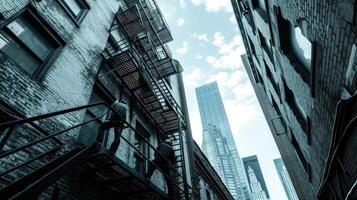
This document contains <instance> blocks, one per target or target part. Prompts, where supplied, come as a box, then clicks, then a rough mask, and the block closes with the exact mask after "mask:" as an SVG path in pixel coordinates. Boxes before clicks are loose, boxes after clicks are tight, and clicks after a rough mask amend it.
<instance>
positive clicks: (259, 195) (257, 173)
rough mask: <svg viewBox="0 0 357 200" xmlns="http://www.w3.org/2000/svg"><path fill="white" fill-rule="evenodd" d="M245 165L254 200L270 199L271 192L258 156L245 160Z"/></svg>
mask: <svg viewBox="0 0 357 200" xmlns="http://www.w3.org/2000/svg"><path fill="white" fill-rule="evenodd" d="M243 164H244V169H245V173H246V174H247V178H248V181H249V185H250V189H251V191H252V196H253V199H254V200H258V199H259V200H261V199H269V198H270V197H269V192H268V189H267V186H266V184H265V180H264V177H263V173H262V170H261V169H260V165H259V161H258V158H257V156H256V155H254V156H249V157H245V158H243Z"/></svg>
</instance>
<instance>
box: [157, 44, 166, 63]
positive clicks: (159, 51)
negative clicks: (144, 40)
mask: <svg viewBox="0 0 357 200" xmlns="http://www.w3.org/2000/svg"><path fill="white" fill-rule="evenodd" d="M156 55H157V57H158V58H159V60H162V59H165V58H167V55H166V52H165V50H164V48H163V47H162V46H158V47H156Z"/></svg>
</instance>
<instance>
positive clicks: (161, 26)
mask: <svg viewBox="0 0 357 200" xmlns="http://www.w3.org/2000/svg"><path fill="white" fill-rule="evenodd" d="M125 3H126V5H127V7H133V6H136V5H140V11H141V13H142V14H146V15H147V18H146V20H147V21H146V23H148V24H149V25H150V26H151V27H152V29H153V30H152V31H154V32H156V33H157V35H158V37H159V38H160V41H161V42H162V43H164V44H166V43H168V42H170V41H172V40H173V38H172V35H171V31H170V29H169V26H168V24H167V22H166V21H165V18H164V17H163V14H162V12H161V10H160V8H159V7H158V6H157V3H156V1H155V0H125Z"/></svg>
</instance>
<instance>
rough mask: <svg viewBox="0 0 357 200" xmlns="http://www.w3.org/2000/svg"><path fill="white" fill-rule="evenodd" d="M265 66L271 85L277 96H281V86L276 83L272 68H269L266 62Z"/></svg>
mask: <svg viewBox="0 0 357 200" xmlns="http://www.w3.org/2000/svg"><path fill="white" fill-rule="evenodd" d="M264 65H265V72H266V74H267V77H268V79H269V81H270V83H271V85H272V86H273V88H274V90H275V92H276V94H277V95H278V96H280V89H279V85H278V84H277V83H276V82H275V79H274V77H273V74H272V72H271V70H270V68H269V67H268V65H267V64H266V62H265V61H264Z"/></svg>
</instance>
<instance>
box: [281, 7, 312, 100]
mask: <svg viewBox="0 0 357 200" xmlns="http://www.w3.org/2000/svg"><path fill="white" fill-rule="evenodd" d="M274 15H275V18H276V21H277V28H278V30H277V31H278V34H279V49H280V51H281V52H282V54H283V55H284V56H286V57H287V59H288V60H289V62H290V65H291V66H292V67H293V68H294V69H295V71H296V72H297V73H298V74H300V76H301V78H302V80H303V81H304V82H306V83H307V84H308V85H309V86H310V89H311V95H312V96H314V90H315V83H314V77H315V73H316V69H315V68H316V66H318V64H317V63H316V62H317V60H318V58H317V56H316V45H317V44H316V43H315V42H314V41H311V40H309V38H307V37H306V36H305V35H304V34H302V35H303V36H304V37H305V38H306V39H307V40H308V41H309V42H310V43H311V65H310V70H308V69H306V67H305V66H304V64H303V63H302V62H301V61H300V60H299V58H298V57H297V56H296V55H295V54H294V53H293V51H292V50H291V48H292V47H291V40H290V32H291V31H292V30H291V29H294V28H296V27H299V28H300V29H301V27H300V26H298V25H297V24H293V23H292V22H291V21H290V20H288V19H286V18H284V17H283V15H282V13H281V10H280V8H279V7H276V9H275V13H274ZM286 29H288V32H289V34H286V32H287V30H286ZM282 44H288V45H282Z"/></svg>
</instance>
